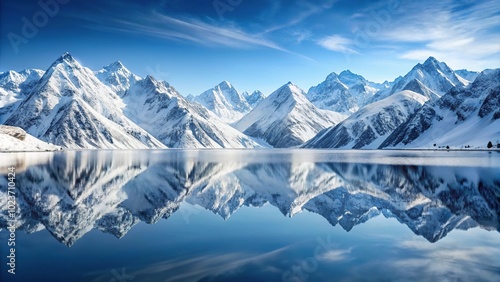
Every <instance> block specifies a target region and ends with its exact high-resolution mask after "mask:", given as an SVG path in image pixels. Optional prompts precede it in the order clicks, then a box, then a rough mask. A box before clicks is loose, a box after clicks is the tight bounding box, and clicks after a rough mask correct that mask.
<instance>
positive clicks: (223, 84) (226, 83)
mask: <svg viewBox="0 0 500 282" xmlns="http://www.w3.org/2000/svg"><path fill="white" fill-rule="evenodd" d="M217 86H219V87H220V88H222V89H228V88H234V87H233V85H232V84H231V83H230V82H229V81H227V80H224V81H223V82H221V83H219V84H218V85H217Z"/></svg>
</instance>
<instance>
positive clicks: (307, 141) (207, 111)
mask: <svg viewBox="0 0 500 282" xmlns="http://www.w3.org/2000/svg"><path fill="white" fill-rule="evenodd" d="M499 101H500V69H494V70H484V71H482V72H480V73H478V72H474V71H469V70H464V69H462V70H457V71H454V70H452V69H451V68H450V67H449V66H447V65H446V63H444V62H439V61H438V60H436V59H435V58H433V57H430V58H428V59H427V60H426V61H425V62H423V63H420V64H417V65H416V66H415V67H413V68H412V69H411V70H410V71H409V72H408V73H407V74H406V75H404V76H400V77H398V78H396V79H395V80H394V81H392V82H388V81H385V82H383V83H375V82H371V81H368V80H366V79H365V78H364V77H362V76H361V75H358V74H354V73H352V72H351V71H349V70H345V71H342V72H340V73H339V74H336V73H331V74H329V75H328V76H327V77H326V79H325V81H323V82H321V83H319V84H318V85H317V86H313V87H311V88H310V89H309V90H308V91H307V92H306V91H304V90H302V89H301V88H300V87H298V86H297V85H295V84H293V83H292V82H288V83H286V84H284V85H283V86H281V87H280V88H279V89H277V90H276V91H274V92H273V93H271V94H269V95H268V96H267V97H266V96H265V95H264V94H263V93H262V92H260V91H258V90H256V91H253V92H252V93H251V94H250V93H249V92H240V91H238V90H237V89H236V88H235V86H233V85H232V84H231V83H230V82H228V81H223V82H221V83H220V84H218V85H216V86H214V87H213V88H211V89H208V90H207V91H205V92H203V93H201V94H199V95H198V96H193V95H189V96H186V97H185V96H183V95H181V94H180V93H179V92H178V91H177V90H176V89H175V88H174V87H173V86H172V85H170V84H169V83H168V82H165V81H159V80H157V79H156V78H154V77H152V76H147V77H145V78H141V77H139V76H137V75H135V74H133V73H132V72H131V71H130V70H128V69H127V68H126V67H125V66H124V65H123V64H122V63H121V62H114V63H112V64H110V65H108V66H105V67H103V68H102V69H100V70H96V71H92V70H90V69H88V68H86V67H84V66H82V65H81V64H80V63H79V62H78V61H77V60H75V59H74V58H73V57H72V56H71V55H70V54H69V53H65V54H63V55H62V56H61V57H59V58H57V59H56V60H55V61H54V62H53V63H52V65H51V66H49V68H48V69H47V70H45V71H43V70H37V69H27V70H23V71H20V72H16V71H6V72H3V73H0V124H2V125H3V127H2V130H0V140H3V141H2V144H1V145H2V146H0V150H2V151H14V150H18V151H19V150H23V151H38V150H58V149H164V148H266V147H273V148H291V147H302V148H342V149H378V148H379V149H382V148H405V149H408V148H433V147H448V146H449V147H451V148H485V147H486V146H487V144H488V143H489V142H491V144H489V145H493V146H497V144H499V145H498V146H500V102H499ZM7 141H8V142H7ZM488 147H490V146H488Z"/></svg>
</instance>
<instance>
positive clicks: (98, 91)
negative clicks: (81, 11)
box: [5, 53, 165, 149]
mask: <svg viewBox="0 0 500 282" xmlns="http://www.w3.org/2000/svg"><path fill="white" fill-rule="evenodd" d="M124 106H125V105H124V104H123V102H122V101H121V99H120V98H119V97H118V96H117V95H116V94H115V93H114V92H113V91H111V89H110V88H108V87H107V86H105V85H104V84H102V83H101V82H100V81H99V80H98V79H97V78H96V77H95V76H94V73H93V72H92V71H91V70H89V69H87V68H84V67H82V66H81V65H80V63H78V62H77V61H76V60H75V59H74V58H73V57H72V56H71V55H70V54H68V53H65V54H64V55H62V56H61V57H60V58H58V59H57V60H56V61H55V62H54V63H53V64H52V65H51V66H50V67H49V69H48V70H47V71H46V72H45V74H44V75H43V77H42V78H41V79H40V80H39V81H38V82H37V83H36V84H35V85H34V86H33V87H32V90H31V93H30V94H29V96H28V97H27V98H26V99H25V100H24V101H23V102H22V103H21V104H20V105H19V107H18V108H17V110H16V111H15V112H14V113H13V114H12V115H11V116H10V117H9V118H8V119H7V121H6V122H5V124H7V125H13V126H18V127H21V128H23V129H24V130H26V132H28V133H29V134H31V135H33V136H35V137H37V138H40V139H41V140H43V141H46V142H50V143H53V144H57V145H60V146H63V147H65V148H74V149H77V148H86V149H91V148H165V146H164V145H163V144H161V143H160V142H159V141H158V140H156V139H155V138H154V137H152V136H151V135H149V134H148V133H147V132H146V131H144V130H143V129H142V128H140V127H139V126H137V125H136V124H134V123H133V122H132V121H130V120H129V119H128V118H127V117H125V115H124V114H123V112H122V108H123V107H124Z"/></svg>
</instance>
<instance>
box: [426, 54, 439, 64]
mask: <svg viewBox="0 0 500 282" xmlns="http://www.w3.org/2000/svg"><path fill="white" fill-rule="evenodd" d="M428 64H439V61H438V60H437V59H436V58H434V57H433V56H430V57H429V58H427V60H425V62H424V65H428Z"/></svg>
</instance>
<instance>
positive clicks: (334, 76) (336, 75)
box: [326, 72, 339, 80]
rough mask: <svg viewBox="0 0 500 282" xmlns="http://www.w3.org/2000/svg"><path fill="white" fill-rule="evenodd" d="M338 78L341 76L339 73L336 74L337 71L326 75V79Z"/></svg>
mask: <svg viewBox="0 0 500 282" xmlns="http://www.w3.org/2000/svg"><path fill="white" fill-rule="evenodd" d="M334 79H336V80H338V79H339V76H338V74H336V73H335V72H332V73H331V74H329V75H328V76H327V77H326V80H334Z"/></svg>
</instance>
